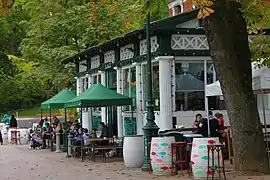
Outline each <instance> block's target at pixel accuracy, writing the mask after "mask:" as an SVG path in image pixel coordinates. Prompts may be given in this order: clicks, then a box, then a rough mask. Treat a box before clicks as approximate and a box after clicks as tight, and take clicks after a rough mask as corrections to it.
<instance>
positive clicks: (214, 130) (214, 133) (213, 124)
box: [209, 111, 220, 137]
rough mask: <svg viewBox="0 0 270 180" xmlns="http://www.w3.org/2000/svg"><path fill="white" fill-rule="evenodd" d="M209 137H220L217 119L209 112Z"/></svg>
mask: <svg viewBox="0 0 270 180" xmlns="http://www.w3.org/2000/svg"><path fill="white" fill-rule="evenodd" d="M209 124H210V137H220V131H219V130H220V123H219V120H218V119H217V118H215V117H214V116H213V112H212V111H209Z"/></svg>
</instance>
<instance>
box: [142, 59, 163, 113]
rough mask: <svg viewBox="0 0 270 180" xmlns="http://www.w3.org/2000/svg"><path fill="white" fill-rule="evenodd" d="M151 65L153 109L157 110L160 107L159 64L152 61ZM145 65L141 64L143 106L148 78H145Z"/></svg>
mask: <svg viewBox="0 0 270 180" xmlns="http://www.w3.org/2000/svg"><path fill="white" fill-rule="evenodd" d="M152 67H153V99H154V110H155V111H159V109H160V103H159V101H160V98H159V64H158V62H154V63H153V64H152ZM147 78H148V77H147V65H146V64H144V65H143V92H144V100H145V102H144V103H145V106H144V107H145V108H146V102H147V87H148V84H147V82H148V79H147ZM145 110H146V109H145Z"/></svg>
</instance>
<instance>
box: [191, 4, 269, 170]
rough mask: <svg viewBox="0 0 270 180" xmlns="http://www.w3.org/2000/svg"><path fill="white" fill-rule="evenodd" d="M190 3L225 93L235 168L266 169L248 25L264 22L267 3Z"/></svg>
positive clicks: (256, 25) (252, 28)
mask: <svg viewBox="0 0 270 180" xmlns="http://www.w3.org/2000/svg"><path fill="white" fill-rule="evenodd" d="M193 3H194V4H195V5H196V6H199V7H200V8H201V9H200V11H199V14H198V17H199V18H203V22H204V30H205V33H206V36H207V39H208V43H209V48H210V54H211V57H212V58H213V62H214V65H215V67H216V71H217V74H218V77H219V79H220V83H221V88H222V91H223V94H224V97H225V102H226V105H227V112H228V115H229V119H230V125H231V129H232V134H233V148H234V155H235V157H234V158H235V169H236V170H237V171H256V172H263V173H267V172H269V164H268V158H267V155H266V150H265V144H264V136H263V133H262V126H261V122H260V119H259V114H258V110H257V104H256V102H255V99H254V95H253V90H252V73H251V60H252V56H251V51H250V48H249V43H248V26H249V29H250V31H252V32H254V28H257V27H258V24H259V23H261V24H262V22H264V23H267V21H265V20H266V19H269V9H268V10H267V9H265V8H264V7H265V6H266V7H269V4H267V3H264V2H263V1H244V2H236V1H232V0H215V1H213V2H212V1H208V0H204V1H193ZM260 3H263V4H260ZM258 10H261V11H258ZM267 15H268V16H267ZM260 21H262V22H260ZM256 31H257V29H256V30H255V32H256Z"/></svg>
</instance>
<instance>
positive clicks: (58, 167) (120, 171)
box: [0, 145, 270, 180]
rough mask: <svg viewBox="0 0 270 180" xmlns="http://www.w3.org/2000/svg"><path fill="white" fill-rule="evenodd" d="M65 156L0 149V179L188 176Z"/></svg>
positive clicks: (259, 179)
mask: <svg viewBox="0 0 270 180" xmlns="http://www.w3.org/2000/svg"><path fill="white" fill-rule="evenodd" d="M65 155H66V154H63V153H55V152H50V150H48V149H45V150H29V149H28V146H15V145H14V146H12V145H4V146H0V176H1V178H0V179H1V180H21V179H23V180H74V179H76V178H78V179H80V180H89V179H91V180H102V179H104V180H110V179H117V180H144V179H145V180H146V179H155V180H161V179H162V180H163V179H166V180H176V179H177V180H179V179H181V180H187V179H191V178H188V177H182V176H174V177H157V176H154V175H151V174H149V173H145V172H141V171H140V169H127V168H124V165H123V162H108V163H101V162H96V163H92V162H80V161H79V160H77V159H74V158H65ZM227 179H229V180H248V179H253V180H264V179H265V180H269V179H270V176H268V177H244V176H241V177H237V176H235V175H230V176H228V177H227Z"/></svg>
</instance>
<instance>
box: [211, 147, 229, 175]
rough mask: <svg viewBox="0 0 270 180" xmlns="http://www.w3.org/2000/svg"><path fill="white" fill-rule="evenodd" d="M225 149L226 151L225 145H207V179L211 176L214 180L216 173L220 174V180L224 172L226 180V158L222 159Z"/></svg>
mask: <svg viewBox="0 0 270 180" xmlns="http://www.w3.org/2000/svg"><path fill="white" fill-rule="evenodd" d="M223 149H224V145H223V144H216V145H207V151H208V165H207V179H208V178H209V175H211V176H212V180H213V179H214V176H215V174H216V172H218V177H219V179H220V178H221V171H222V173H223V177H224V179H225V180H226V174H225V164H224V158H221V157H222V150H223ZM215 157H216V158H215ZM215 159H216V161H215ZM221 159H222V160H221ZM210 161H211V162H210Z"/></svg>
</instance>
